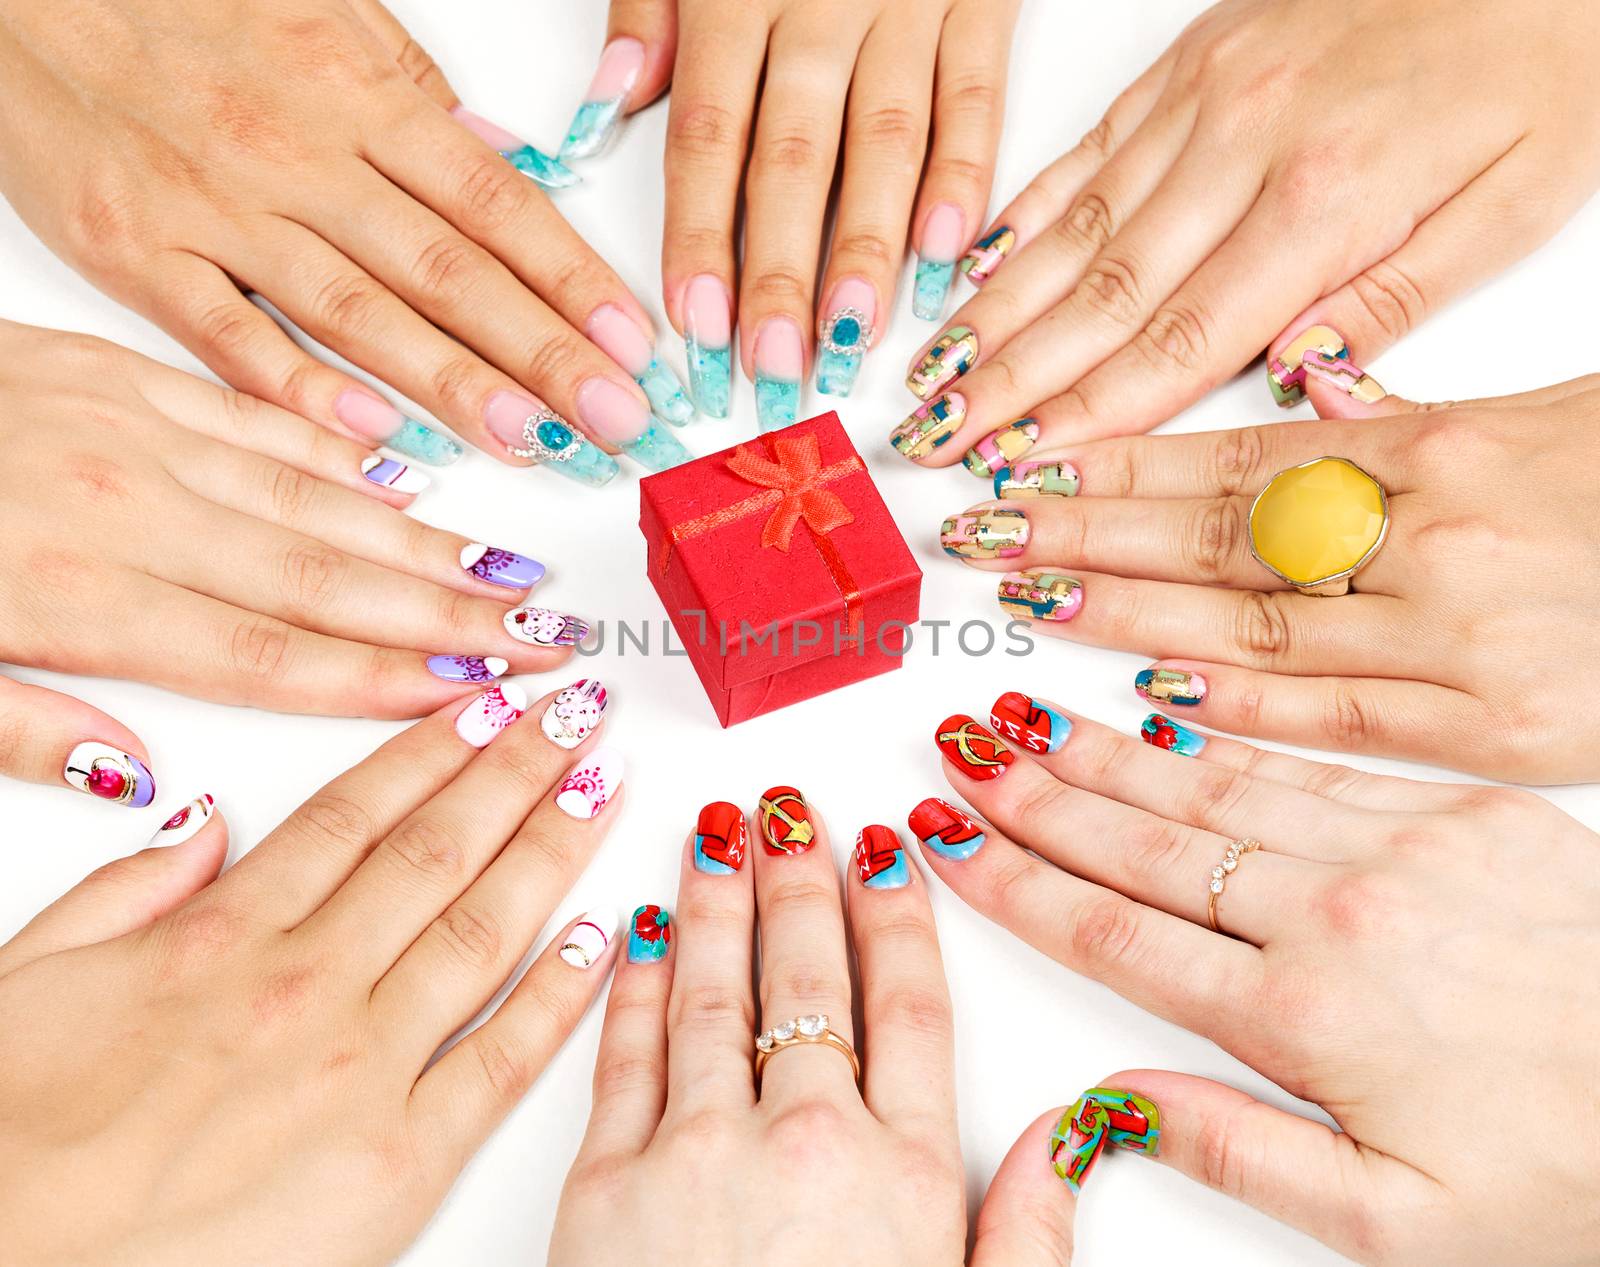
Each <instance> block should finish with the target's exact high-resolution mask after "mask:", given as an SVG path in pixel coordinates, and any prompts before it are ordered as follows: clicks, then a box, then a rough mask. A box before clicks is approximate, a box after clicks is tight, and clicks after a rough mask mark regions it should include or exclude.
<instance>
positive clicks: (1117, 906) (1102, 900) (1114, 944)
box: [1066, 894, 1139, 971]
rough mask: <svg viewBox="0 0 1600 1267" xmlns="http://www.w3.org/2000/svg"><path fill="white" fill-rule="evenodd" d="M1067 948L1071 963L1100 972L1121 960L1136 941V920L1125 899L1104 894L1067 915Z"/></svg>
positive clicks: (1130, 954) (1137, 930)
mask: <svg viewBox="0 0 1600 1267" xmlns="http://www.w3.org/2000/svg"><path fill="white" fill-rule="evenodd" d="M1066 931H1067V948H1068V952H1069V954H1070V955H1071V958H1072V962H1073V963H1074V964H1079V965H1083V966H1084V967H1086V968H1088V969H1090V970H1099V971H1103V970H1105V969H1106V968H1110V967H1114V966H1117V965H1119V964H1122V963H1125V962H1126V961H1127V960H1128V959H1129V958H1130V957H1131V956H1132V955H1133V954H1134V953H1135V949H1136V947H1137V945H1138V942H1139V923H1138V918H1137V916H1136V915H1135V913H1134V910H1133V906H1132V904H1131V903H1130V902H1128V901H1127V900H1126V899H1125V898H1121V897H1117V896H1115V895H1112V894H1106V895H1104V896H1102V897H1094V898H1091V899H1089V900H1088V901H1086V902H1084V903H1083V905H1082V906H1080V907H1079V908H1078V909H1077V910H1076V911H1074V912H1072V913H1071V914H1070V915H1069V916H1068V917H1067V930H1066Z"/></svg>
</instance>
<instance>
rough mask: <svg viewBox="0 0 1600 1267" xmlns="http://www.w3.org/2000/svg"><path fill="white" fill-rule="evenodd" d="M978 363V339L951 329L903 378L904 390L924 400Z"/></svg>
mask: <svg viewBox="0 0 1600 1267" xmlns="http://www.w3.org/2000/svg"><path fill="white" fill-rule="evenodd" d="M977 360H978V336H977V335H976V334H974V333H973V332H972V331H971V330H970V329H968V328H967V327H966V326H951V327H950V328H949V329H948V330H946V331H945V332H944V333H943V334H941V335H940V336H939V337H938V338H937V339H935V340H934V341H933V343H932V345H931V346H930V347H929V348H928V350H927V351H926V352H924V353H923V354H922V360H921V361H919V362H918V363H917V367H916V368H915V369H914V370H912V371H911V373H910V374H908V375H906V386H907V387H908V388H910V389H911V394H912V395H913V396H915V397H916V398H917V399H918V400H927V399H929V398H930V397H932V396H936V395H937V394H938V393H939V392H941V391H943V390H944V388H945V387H947V386H949V385H950V384H951V383H953V382H955V381H956V379H958V378H960V377H961V376H962V375H963V374H965V373H966V372H967V371H968V370H970V369H971V368H972V367H973V366H974V365H975V364H977Z"/></svg>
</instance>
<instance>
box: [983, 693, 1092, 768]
mask: <svg viewBox="0 0 1600 1267" xmlns="http://www.w3.org/2000/svg"><path fill="white" fill-rule="evenodd" d="M989 724H990V725H991V726H993V727H994V729H995V733H996V734H997V735H999V736H1001V738H1003V739H1011V740H1015V741H1016V742H1017V743H1020V744H1021V745H1022V746H1023V747H1024V748H1026V749H1027V750H1028V751H1029V752H1046V753H1049V752H1060V751H1061V745H1062V744H1064V743H1066V742H1067V737H1068V736H1069V735H1071V734H1072V722H1071V721H1070V720H1069V719H1068V718H1066V717H1064V716H1063V715H1062V714H1061V711H1060V710H1059V709H1057V708H1053V707H1052V706H1051V705H1049V704H1046V703H1045V702H1044V701H1043V700H1038V699H1034V698H1033V697H1032V696H1030V695H1024V694H1022V693H1021V692H1020V691H1007V692H1006V693H1005V694H1004V695H1002V696H1001V697H1000V698H999V699H997V700H995V702H994V707H993V708H991V709H990V710H989Z"/></svg>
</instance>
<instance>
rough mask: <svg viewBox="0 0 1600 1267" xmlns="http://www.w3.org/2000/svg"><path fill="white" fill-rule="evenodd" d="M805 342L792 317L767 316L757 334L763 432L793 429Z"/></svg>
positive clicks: (759, 423)
mask: <svg viewBox="0 0 1600 1267" xmlns="http://www.w3.org/2000/svg"><path fill="white" fill-rule="evenodd" d="M805 363H806V351H805V340H804V339H803V338H802V337H801V334H800V326H799V324H798V323H797V322H796V321H795V320H794V319H793V318H792V317H768V318H767V319H766V320H765V321H763V322H762V323H761V328H760V329H759V330H757V331H756V425H757V427H758V428H759V429H760V430H762V431H776V430H777V429H778V428H779V427H787V426H790V425H791V424H792V423H793V422H794V420H795V415H796V414H797V413H798V412H799V409H800V378H801V376H802V375H803V374H804V373H805Z"/></svg>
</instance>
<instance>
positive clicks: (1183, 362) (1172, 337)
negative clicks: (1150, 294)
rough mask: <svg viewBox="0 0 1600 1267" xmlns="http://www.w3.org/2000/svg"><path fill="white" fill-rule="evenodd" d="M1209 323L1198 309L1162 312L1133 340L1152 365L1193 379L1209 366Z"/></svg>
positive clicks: (1210, 341)
mask: <svg viewBox="0 0 1600 1267" xmlns="http://www.w3.org/2000/svg"><path fill="white" fill-rule="evenodd" d="M1211 343H1212V339H1211V335H1210V323H1209V322H1208V321H1207V319H1206V318H1205V316H1204V315H1203V314H1202V313H1201V312H1200V310H1199V309H1197V308H1163V309H1161V310H1160V311H1159V312H1157V313H1156V315H1155V316H1154V317H1152V318H1151V319H1150V324H1149V325H1147V326H1146V327H1145V328H1144V329H1143V330H1142V331H1141V332H1140V333H1139V336H1138V338H1136V339H1135V340H1134V346H1135V347H1136V348H1139V349H1141V350H1142V351H1143V352H1144V353H1145V357H1146V359H1147V360H1149V362H1150V363H1151V364H1152V365H1154V366H1157V367H1160V368H1166V369H1168V370H1179V371H1182V372H1183V373H1184V374H1185V376H1187V377H1190V378H1193V377H1194V376H1195V375H1196V373H1197V372H1198V371H1201V370H1203V369H1204V368H1205V366H1206V359H1207V356H1208V354H1209V352H1210V348H1211Z"/></svg>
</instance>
